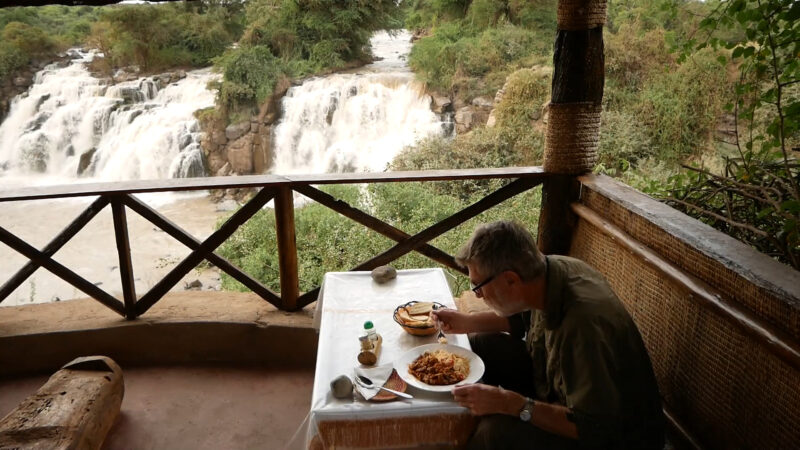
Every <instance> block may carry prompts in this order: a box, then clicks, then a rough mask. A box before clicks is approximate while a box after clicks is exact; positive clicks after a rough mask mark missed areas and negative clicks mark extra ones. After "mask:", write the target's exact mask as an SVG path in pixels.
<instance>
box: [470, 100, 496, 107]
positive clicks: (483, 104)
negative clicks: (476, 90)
mask: <svg viewBox="0 0 800 450" xmlns="http://www.w3.org/2000/svg"><path fill="white" fill-rule="evenodd" d="M472 106H477V107H479V108H491V107H492V106H494V102H492V100H491V99H488V98H486V97H475V98H473V99H472Z"/></svg>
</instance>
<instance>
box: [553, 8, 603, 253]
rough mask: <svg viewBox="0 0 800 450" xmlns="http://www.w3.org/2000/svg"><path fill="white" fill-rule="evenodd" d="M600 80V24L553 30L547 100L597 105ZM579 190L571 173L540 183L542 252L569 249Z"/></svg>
mask: <svg viewBox="0 0 800 450" xmlns="http://www.w3.org/2000/svg"><path fill="white" fill-rule="evenodd" d="M562 1H563V0H562ZM604 82H605V59H604V56H603V27H602V26H599V27H596V28H592V29H590V30H558V31H556V40H555V47H554V53H553V85H552V93H551V96H550V97H551V99H550V102H551V103H579V102H592V103H594V104H595V105H600V104H601V103H602V101H603V84H604ZM579 193H580V183H578V181H577V180H575V179H574V177H572V176H566V175H562V176H554V177H551V178H549V179H548V180H546V181H545V182H544V184H543V186H542V209H541V213H540V216H539V235H538V245H539V249H540V250H541V251H542V252H543V253H545V254H560V255H565V254H567V253H568V252H569V247H570V242H571V240H572V235H573V230H574V226H575V223H576V220H575V216H574V215H573V212H572V211H571V210H570V207H569V205H570V204H571V203H572V202H575V201H577V200H578V197H579Z"/></svg>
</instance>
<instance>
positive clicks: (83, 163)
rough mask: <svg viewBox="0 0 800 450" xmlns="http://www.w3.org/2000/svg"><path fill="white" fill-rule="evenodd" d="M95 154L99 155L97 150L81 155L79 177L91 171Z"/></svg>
mask: <svg viewBox="0 0 800 450" xmlns="http://www.w3.org/2000/svg"><path fill="white" fill-rule="evenodd" d="M95 153H97V149H96V148H90V149H89V150H87V151H85V152H83V153H82V154H81V158H80V160H78V175H83V174H84V173H85V172H86V169H89V166H91V164H92V158H93V157H94V154H95ZM90 173H91V172H90Z"/></svg>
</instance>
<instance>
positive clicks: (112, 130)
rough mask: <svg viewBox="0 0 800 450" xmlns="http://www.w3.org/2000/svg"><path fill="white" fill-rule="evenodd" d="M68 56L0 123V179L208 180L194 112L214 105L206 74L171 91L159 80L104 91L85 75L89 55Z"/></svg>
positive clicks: (170, 86)
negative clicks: (198, 178) (69, 61)
mask: <svg viewBox="0 0 800 450" xmlns="http://www.w3.org/2000/svg"><path fill="white" fill-rule="evenodd" d="M73 53H74V54H77V55H78V57H77V58H75V59H73V60H72V61H71V63H70V64H69V65H68V66H66V67H59V66H57V65H50V66H48V67H46V68H45V69H43V70H42V71H40V72H39V73H37V74H36V77H35V79H34V84H33V85H32V86H31V88H30V89H29V90H28V92H27V93H25V94H23V95H20V96H18V97H17V98H15V99H14V100H13V102H12V104H11V109H10V111H9V114H8V117H7V118H6V120H5V121H4V122H3V123H2V124H0V177H2V178H5V179H6V180H11V179H21V180H24V182H23V183H24V184H29V183H30V181H31V177H33V178H37V179H38V180H39V181H38V183H44V184H50V183H49V182H48V181H47V180H53V182H54V183H64V182H65V181H66V182H69V181H68V180H70V179H74V178H78V177H83V178H88V179H89V180H91V181H118V180H133V179H163V178H174V177H185V176H203V175H205V172H206V170H205V167H204V166H203V157H202V150H201V149H200V145H199V137H200V130H199V125H198V122H197V120H196V119H195V118H194V116H193V113H194V111H196V110H198V109H201V108H206V107H209V106H213V104H214V93H213V92H212V91H209V90H208V89H206V85H207V84H208V82H209V81H211V80H212V79H213V78H214V77H215V75H213V74H212V73H211V71H210V70H208V69H203V70H198V71H193V72H189V73H187V74H186V77H185V78H183V79H180V80H178V81H176V82H173V83H169V84H168V81H169V80H166V79H165V78H164V77H158V76H156V77H144V78H139V79H136V80H132V81H126V82H123V83H119V84H116V85H109V84H108V83H107V82H106V81H104V80H101V79H98V78H95V77H93V76H92V75H91V74H90V73H89V71H88V70H87V69H86V67H85V63H87V62H89V61H91V59H92V58H93V56H94V54H93V53H92V52H79V51H73ZM4 184H7V183H4ZM13 184H14V183H12V185H13Z"/></svg>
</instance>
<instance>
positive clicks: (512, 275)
mask: <svg viewBox="0 0 800 450" xmlns="http://www.w3.org/2000/svg"><path fill="white" fill-rule="evenodd" d="M503 279H504V280H505V281H506V283H508V285H509V286H511V285H513V284H519V283H521V282H522V278H520V276H519V274H518V273H517V272H514V271H513V270H506V271H505V272H503Z"/></svg>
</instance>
